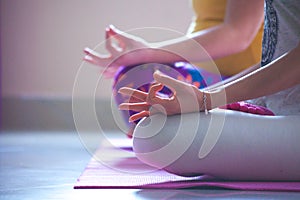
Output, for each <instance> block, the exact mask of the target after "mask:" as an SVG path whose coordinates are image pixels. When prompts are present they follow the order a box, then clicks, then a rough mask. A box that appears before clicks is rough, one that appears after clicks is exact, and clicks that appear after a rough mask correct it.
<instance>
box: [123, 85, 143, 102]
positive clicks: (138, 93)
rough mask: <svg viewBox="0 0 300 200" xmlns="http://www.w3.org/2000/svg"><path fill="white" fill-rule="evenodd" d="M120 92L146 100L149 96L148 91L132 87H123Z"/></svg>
mask: <svg viewBox="0 0 300 200" xmlns="http://www.w3.org/2000/svg"><path fill="white" fill-rule="evenodd" d="M118 92H119V93H121V94H124V95H127V96H130V97H135V98H137V99H139V100H141V101H146V100H147V96H148V93H146V92H143V91H140V90H136V89H133V88H130V87H122V88H120V89H119V91H118Z"/></svg>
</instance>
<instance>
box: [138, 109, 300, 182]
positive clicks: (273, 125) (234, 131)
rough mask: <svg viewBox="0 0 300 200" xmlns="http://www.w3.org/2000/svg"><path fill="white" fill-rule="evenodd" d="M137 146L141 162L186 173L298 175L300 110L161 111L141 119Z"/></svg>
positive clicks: (271, 177) (288, 177) (236, 177)
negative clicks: (287, 112)
mask: <svg viewBox="0 0 300 200" xmlns="http://www.w3.org/2000/svg"><path fill="white" fill-rule="evenodd" d="M133 149H134V152H135V153H136V156H137V157H138V158H139V159H140V160H141V161H142V162H144V163H147V164H149V165H151V166H154V167H157V168H163V169H164V170H166V171H169V172H171V173H174V174H178V175H182V176H194V175H200V174H207V175H212V176H215V177H218V178H224V179H234V180H300V116H260V115H253V114H247V113H242V112H236V111H229V110H221V109H216V110H213V111H211V112H210V113H209V114H208V115H205V114H204V113H188V114H183V115H175V116H168V117H166V116H164V115H160V114H157V115H153V116H151V117H149V118H145V119H143V120H141V121H140V123H139V124H138V125H137V127H136V129H135V131H134V138H133Z"/></svg>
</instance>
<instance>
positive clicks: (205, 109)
mask: <svg viewBox="0 0 300 200" xmlns="http://www.w3.org/2000/svg"><path fill="white" fill-rule="evenodd" d="M202 93H203V106H204V112H205V114H206V115H207V114H208V110H207V105H206V99H207V97H206V94H205V92H202Z"/></svg>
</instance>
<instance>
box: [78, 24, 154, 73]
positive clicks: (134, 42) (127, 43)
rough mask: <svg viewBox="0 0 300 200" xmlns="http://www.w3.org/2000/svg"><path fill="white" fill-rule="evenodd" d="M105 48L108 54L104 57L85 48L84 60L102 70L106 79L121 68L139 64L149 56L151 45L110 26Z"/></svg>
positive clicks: (107, 30) (107, 31)
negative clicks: (148, 50)
mask: <svg viewBox="0 0 300 200" xmlns="http://www.w3.org/2000/svg"><path fill="white" fill-rule="evenodd" d="M105 46H106V49H107V51H108V54H106V55H103V54H99V53H97V52H95V51H94V50H92V49H90V48H85V49H84V53H85V54H86V55H85V57H84V60H85V61H87V62H89V63H91V64H94V65H97V66H99V67H101V68H102V70H103V73H104V75H105V76H106V77H108V78H109V77H113V76H114V73H115V72H116V71H117V70H118V68H119V67H120V66H129V65H134V64H139V63H141V61H142V60H143V58H145V57H146V56H147V49H148V48H150V45H149V44H148V43H147V42H146V41H145V40H143V39H141V38H139V37H136V36H133V35H130V34H128V33H125V32H122V31H120V30H118V29H116V28H115V27H114V26H112V25H111V26H109V27H108V28H107V29H106V41H105Z"/></svg>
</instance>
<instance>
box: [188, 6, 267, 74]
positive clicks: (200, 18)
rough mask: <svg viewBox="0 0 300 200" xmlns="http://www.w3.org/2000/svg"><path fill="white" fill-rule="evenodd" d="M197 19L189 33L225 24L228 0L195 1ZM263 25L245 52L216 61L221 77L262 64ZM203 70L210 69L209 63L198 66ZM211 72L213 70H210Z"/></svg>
mask: <svg viewBox="0 0 300 200" xmlns="http://www.w3.org/2000/svg"><path fill="white" fill-rule="evenodd" d="M193 8H194V11H195V19H194V22H193V23H192V24H191V27H190V29H189V30H190V31H189V32H196V31H200V30H203V29H206V28H209V27H213V26H216V25H218V24H220V23H222V22H223V20H224V16H225V10H226V0H193ZM262 35H263V24H262V26H261V27H260V29H259V32H258V33H257V35H256V36H255V38H254V40H253V41H252V43H251V45H250V46H249V47H248V48H247V49H246V50H244V51H242V52H240V53H237V54H234V55H231V56H227V57H224V58H221V59H216V60H215V63H216V65H217V67H218V69H219V71H220V73H221V75H225V76H231V75H234V74H237V73H239V72H240V71H242V70H244V69H246V68H248V67H250V66H252V65H254V64H257V63H259V62H260V60H261V48H262V47H261V45H262ZM196 65H198V66H199V67H201V68H204V69H209V66H208V65H209V64H208V63H200V64H196ZM209 71H211V70H209Z"/></svg>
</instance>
